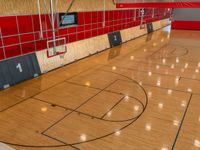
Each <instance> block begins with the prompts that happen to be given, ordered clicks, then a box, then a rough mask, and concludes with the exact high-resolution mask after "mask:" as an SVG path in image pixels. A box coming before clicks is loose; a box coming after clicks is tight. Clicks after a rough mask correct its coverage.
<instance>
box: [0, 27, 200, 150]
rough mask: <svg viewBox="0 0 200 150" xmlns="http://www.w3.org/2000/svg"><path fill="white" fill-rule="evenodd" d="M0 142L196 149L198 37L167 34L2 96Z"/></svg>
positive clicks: (199, 143) (20, 147)
mask: <svg viewBox="0 0 200 150" xmlns="http://www.w3.org/2000/svg"><path fill="white" fill-rule="evenodd" d="M99 42H100V41H99ZM0 142H1V143H5V144H8V145H9V146H11V147H13V148H14V149H16V150H79V149H80V150H170V149H176V150H197V149H200V32H199V31H183V30H176V31H170V28H169V27H166V28H164V29H162V30H159V31H156V32H154V33H153V34H150V35H147V36H143V37H140V38H137V39H135V40H132V41H129V42H127V43H125V44H123V45H121V46H118V47H115V48H112V49H109V50H106V51H104V52H102V53H99V54H97V55H93V56H91V57H88V58H86V59H83V60H81V61H78V62H76V63H73V64H71V65H67V66H65V67H63V68H60V69H57V70H54V71H52V72H49V73H47V74H44V75H42V76H41V77H38V78H35V79H33V80H30V81H26V82H24V83H22V84H19V85H17V86H14V87H12V88H10V89H7V90H5V91H1V92H0Z"/></svg>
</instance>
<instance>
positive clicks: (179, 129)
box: [172, 93, 193, 150]
mask: <svg viewBox="0 0 200 150" xmlns="http://www.w3.org/2000/svg"><path fill="white" fill-rule="evenodd" d="M192 96H193V94H192V93H191V95H190V99H189V102H188V104H187V107H186V109H185V112H184V114H183V117H182V120H181V124H180V126H179V128H178V131H177V133H176V137H175V139H174V142H173V145H172V150H174V148H175V145H176V142H177V139H178V137H179V133H180V131H181V128H182V126H183V122H184V120H185V116H186V114H187V111H188V108H189V105H190V103H191V100H192Z"/></svg>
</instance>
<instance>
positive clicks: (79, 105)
mask: <svg viewBox="0 0 200 150" xmlns="http://www.w3.org/2000/svg"><path fill="white" fill-rule="evenodd" d="M116 81H117V80H115V81H113V82H111V83H110V84H109V85H108V86H106V87H105V88H104V89H106V88H108V87H109V86H111V85H112V84H114V83H115V82H116ZM104 89H102V90H100V91H98V92H97V93H96V94H94V95H93V96H91V97H90V98H88V99H87V100H86V101H84V102H83V103H82V104H80V105H79V106H78V107H76V108H75V109H74V111H75V110H77V109H79V108H80V107H82V106H83V105H84V104H86V103H87V102H89V101H90V100H91V99H92V98H94V97H95V96H97V95H98V94H100V93H101V92H103V91H104ZM74 111H72V112H70V113H69V114H67V115H65V116H64V117H62V118H61V119H59V120H57V121H56V122H55V123H54V124H52V125H51V126H49V127H48V128H47V129H45V130H44V131H42V133H43V134H45V132H47V131H48V130H49V129H51V128H52V127H54V126H55V125H56V124H58V123H59V122H60V121H62V120H63V119H65V118H66V117H67V116H69V115H70V114H72V113H73V112H74Z"/></svg>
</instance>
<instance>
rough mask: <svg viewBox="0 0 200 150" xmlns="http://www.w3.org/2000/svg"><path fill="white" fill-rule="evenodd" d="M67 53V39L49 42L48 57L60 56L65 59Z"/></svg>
mask: <svg viewBox="0 0 200 150" xmlns="http://www.w3.org/2000/svg"><path fill="white" fill-rule="evenodd" d="M66 52H67V45H66V39H65V38H59V39H55V40H49V41H47V57H48V58H51V57H54V56H57V55H60V58H64V55H65V53H66Z"/></svg>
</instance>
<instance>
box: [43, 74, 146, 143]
mask: <svg viewBox="0 0 200 150" xmlns="http://www.w3.org/2000/svg"><path fill="white" fill-rule="evenodd" d="M110 73H113V72H110ZM114 74H118V73H114ZM118 75H121V76H123V77H125V78H128V79H129V80H131V81H132V82H133V83H136V84H137V85H138V86H139V87H140V88H141V89H142V90H143V92H144V94H145V99H146V104H145V105H144V109H143V111H142V112H141V113H140V114H139V115H138V116H137V117H135V118H134V119H133V120H132V121H131V122H130V123H129V124H127V125H126V126H124V127H122V128H121V129H119V131H121V130H123V129H125V128H127V127H128V126H130V125H131V124H133V123H134V122H135V121H136V120H138V119H139V118H140V117H141V115H142V114H143V113H144V112H145V110H146V107H147V105H148V96H147V93H146V91H145V89H144V88H143V87H142V86H141V85H139V83H138V82H137V81H135V80H133V79H131V78H129V77H127V76H125V75H122V74H118ZM112 84H113V83H112ZM108 87H109V86H108ZM106 88H107V87H106ZM106 88H105V89H106ZM68 116H69V115H68ZM68 116H66V117H68ZM114 133H115V132H112V133H109V134H107V135H104V136H101V137H98V138H95V139H91V140H88V141H84V142H77V143H72V144H70V145H78V144H82V143H88V142H92V141H95V140H98V139H102V138H105V137H107V136H110V135H113V134H114ZM43 134H44V133H43Z"/></svg>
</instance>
